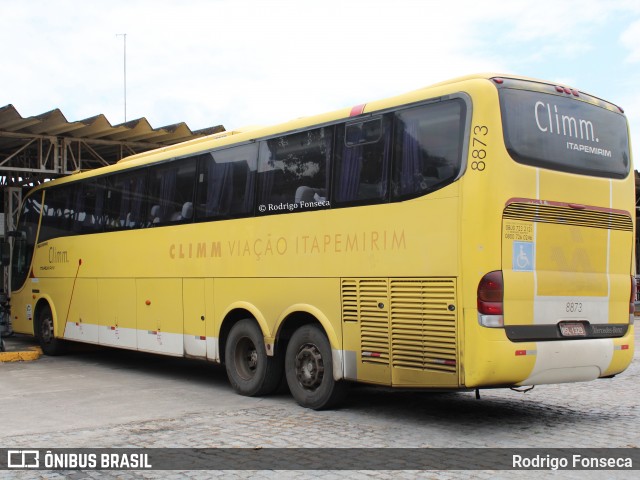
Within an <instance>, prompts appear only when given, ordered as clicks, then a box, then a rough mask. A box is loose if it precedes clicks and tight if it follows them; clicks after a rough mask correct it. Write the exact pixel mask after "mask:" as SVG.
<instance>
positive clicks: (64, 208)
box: [38, 185, 78, 242]
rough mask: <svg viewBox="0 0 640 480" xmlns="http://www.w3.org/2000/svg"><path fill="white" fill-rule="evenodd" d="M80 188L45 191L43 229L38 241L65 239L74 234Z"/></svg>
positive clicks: (66, 187) (70, 187)
mask: <svg viewBox="0 0 640 480" xmlns="http://www.w3.org/2000/svg"><path fill="white" fill-rule="evenodd" d="M77 191H78V187H77V186H76V185H63V186H60V187H56V188H51V189H49V190H46V191H45V195H44V211H43V215H42V227H41V231H40V238H39V240H38V241H40V242H44V241H46V240H49V239H50V238H56V237H64V236H66V235H69V234H71V233H72V232H73V228H74V221H75V218H76V211H75V207H76V205H75V203H76V200H77V193H76V192H77Z"/></svg>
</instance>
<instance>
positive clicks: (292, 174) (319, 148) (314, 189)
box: [258, 128, 333, 213]
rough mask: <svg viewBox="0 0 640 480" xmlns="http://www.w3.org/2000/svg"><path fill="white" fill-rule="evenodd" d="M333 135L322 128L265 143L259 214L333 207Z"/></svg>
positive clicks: (262, 149) (259, 164)
mask: <svg viewBox="0 0 640 480" xmlns="http://www.w3.org/2000/svg"><path fill="white" fill-rule="evenodd" d="M332 132H333V129H332V128H318V129H315V130H309V131H307V132H300V133H295V134H292V135H286V136H282V137H278V138H274V139H271V140H267V141H265V142H261V144H260V158H259V161H258V191H259V199H258V213H284V212H289V211H300V210H309V209H318V208H325V207H328V206H329V202H328V198H327V197H328V191H329V159H330V157H331V145H332Z"/></svg>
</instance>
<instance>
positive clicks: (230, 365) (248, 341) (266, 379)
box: [225, 318, 282, 397]
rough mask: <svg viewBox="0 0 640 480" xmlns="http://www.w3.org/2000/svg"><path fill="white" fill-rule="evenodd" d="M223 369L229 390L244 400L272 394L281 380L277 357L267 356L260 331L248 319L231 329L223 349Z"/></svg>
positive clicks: (251, 320) (280, 366)
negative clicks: (225, 371) (228, 383)
mask: <svg viewBox="0 0 640 480" xmlns="http://www.w3.org/2000/svg"><path fill="white" fill-rule="evenodd" d="M225 367H226V370H227V376H228V377H229V382H230V383H231V386H232V387H233V389H234V390H235V391H236V392H238V393H239V394H240V395H245V396H248V397H255V396H260V395H268V394H270V393H273V392H274V391H275V390H276V389H277V388H278V385H279V383H280V379H281V378H282V360H281V357H277V356H273V357H270V356H268V355H267V350H266V348H265V344H264V336H263V335H262V330H260V327H259V326H258V324H257V323H256V322H255V321H254V320H253V319H250V318H245V319H243V320H240V321H239V322H238V323H236V324H235V325H234V326H233V327H232V328H231V331H230V332H229V337H228V338H227V342H226V346H225Z"/></svg>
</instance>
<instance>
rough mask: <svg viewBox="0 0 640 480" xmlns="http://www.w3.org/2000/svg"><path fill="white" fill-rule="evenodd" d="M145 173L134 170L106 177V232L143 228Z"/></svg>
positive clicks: (144, 219)
mask: <svg viewBox="0 0 640 480" xmlns="http://www.w3.org/2000/svg"><path fill="white" fill-rule="evenodd" d="M146 178H147V177H146V171H144V170H134V171H132V172H125V173H119V174H116V175H113V176H110V177H107V186H106V190H107V194H106V199H105V203H106V208H105V215H106V224H105V229H106V230H119V229H123V228H140V227H143V226H145V224H146V218H144V215H143V207H144V204H145V203H146V202H145V194H146V183H147V182H146Z"/></svg>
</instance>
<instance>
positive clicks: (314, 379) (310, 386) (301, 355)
mask: <svg viewBox="0 0 640 480" xmlns="http://www.w3.org/2000/svg"><path fill="white" fill-rule="evenodd" d="M295 365H296V366H295V368H296V377H297V379H298V382H299V383H300V385H301V386H302V387H303V388H304V389H306V390H312V391H313V390H315V389H317V388H318V387H319V386H320V384H322V378H323V377H324V362H323V361H322V354H321V353H320V350H319V349H318V347H317V346H315V345H313V344H310V343H307V344H304V345H302V346H301V347H300V350H298V354H297V355H296V363H295Z"/></svg>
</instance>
